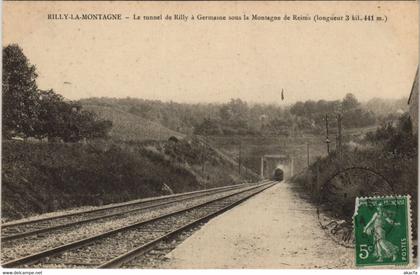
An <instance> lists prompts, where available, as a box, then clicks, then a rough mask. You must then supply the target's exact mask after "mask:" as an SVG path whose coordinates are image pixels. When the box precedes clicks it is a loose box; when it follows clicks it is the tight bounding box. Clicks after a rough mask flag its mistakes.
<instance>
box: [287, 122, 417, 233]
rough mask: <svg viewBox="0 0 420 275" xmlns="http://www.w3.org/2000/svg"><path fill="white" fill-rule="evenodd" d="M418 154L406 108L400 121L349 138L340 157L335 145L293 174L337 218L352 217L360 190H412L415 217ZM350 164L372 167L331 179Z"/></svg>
mask: <svg viewBox="0 0 420 275" xmlns="http://www.w3.org/2000/svg"><path fill="white" fill-rule="evenodd" d="M417 156H418V145H417V134H415V133H413V132H412V128H411V122H410V118H409V117H408V115H406V114H405V115H403V116H401V117H400V118H399V119H398V121H396V122H394V123H387V124H384V125H382V126H380V127H379V128H378V129H377V130H376V132H371V133H368V134H367V135H366V136H365V138H364V139H363V140H359V141H357V142H354V141H353V142H350V143H348V144H347V145H346V146H344V148H343V153H342V158H341V159H340V158H339V155H338V154H337V152H335V151H333V152H332V153H331V154H330V155H329V156H326V157H323V158H318V159H317V161H315V162H314V163H312V164H311V165H310V167H309V169H306V170H305V171H303V172H302V173H300V174H298V175H296V176H295V177H294V178H293V179H292V180H293V181H294V182H295V183H297V184H300V185H302V186H304V187H305V188H303V189H302V190H305V191H306V192H307V193H308V195H309V196H310V197H311V198H312V199H313V200H314V202H316V203H321V205H325V204H328V209H329V210H331V211H332V212H333V214H334V216H335V217H337V218H339V219H347V220H348V219H351V217H352V215H353V212H354V203H355V197H357V196H374V195H396V194H400V195H407V194H408V195H410V196H411V209H412V211H413V217H416V216H417V203H418V202H417V183H418V180H417V179H418V178H417V177H418V175H417V173H418V160H417ZM351 167H363V168H368V169H369V170H366V173H364V171H362V170H359V171H356V172H350V171H349V172H348V173H347V174H344V176H343V177H342V178H338V179H337V180H336V182H335V183H332V184H331V181H330V180H331V179H332V178H333V176H334V175H336V174H338V173H339V171H343V170H345V169H346V168H351ZM369 171H374V172H375V173H378V174H379V175H381V176H382V177H383V178H381V176H376V175H375V174H372V173H371V172H369ZM346 177H350V179H349V181H348V179H346ZM385 180H386V181H387V182H385ZM345 181H347V182H345ZM340 184H343V185H342V186H340ZM345 185H347V186H345ZM416 231H417V220H416V219H413V232H416Z"/></svg>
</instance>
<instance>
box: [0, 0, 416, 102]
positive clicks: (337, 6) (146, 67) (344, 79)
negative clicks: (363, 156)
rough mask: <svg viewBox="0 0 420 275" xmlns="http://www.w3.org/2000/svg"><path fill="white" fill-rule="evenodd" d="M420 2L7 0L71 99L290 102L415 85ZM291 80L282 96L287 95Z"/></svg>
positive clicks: (13, 27) (404, 91)
mask: <svg viewBox="0 0 420 275" xmlns="http://www.w3.org/2000/svg"><path fill="white" fill-rule="evenodd" d="M417 5H418V2H417V1H414V2H387V3H385V2H345V3H334V2H315V3H307V2H265V3H256V2H223V3H221V2H199V3H193V2H187V3H177V2H146V3H138V2H120V3H115V2H95V3H90V2H85V3H78V2H73V1H70V2H68V1H65V2H3V46H5V45H8V44H10V43H17V44H19V46H21V47H22V49H23V51H24V53H25V55H26V56H27V57H28V58H29V60H30V62H31V63H32V64H35V65H36V68H37V72H38V74H39V77H38V86H39V87H40V88H42V89H51V88H53V89H54V90H56V91H57V92H59V93H60V94H62V95H64V96H65V97H66V98H68V99H80V98H88V97H136V98H144V99H158V100H162V101H170V100H172V101H175V102H187V103H196V102H226V101H228V100H229V99H230V98H241V99H243V100H246V101H248V102H255V103H282V104H283V103H284V104H287V103H293V102H296V101H304V100H308V99H313V100H319V99H326V100H334V99H341V98H343V97H344V95H345V94H346V93H353V94H355V95H356V97H357V98H358V99H359V100H362V101H364V100H368V99H370V98H373V97H382V98H401V97H408V95H409V93H410V89H411V86H412V83H413V79H414V75H415V71H416V68H417V66H418V7H417ZM53 13H54V14H58V13H73V14H75V13H78V14H80V13H121V14H122V15H123V16H128V17H129V18H131V17H132V16H133V15H134V14H136V15H160V14H163V15H165V14H170V15H174V14H181V13H182V14H185V15H188V16H191V15H197V14H202V15H227V16H228V15H243V14H244V13H246V14H251V15H252V14H258V15H280V16H283V15H284V14H289V15H293V14H296V15H309V16H313V15H315V14H318V15H324V16H329V15H343V14H348V15H352V14H360V15H366V14H374V15H375V16H376V15H380V16H383V15H386V17H387V22H386V23H384V22H359V21H354V22H328V23H327V22H317V23H315V22H312V21H309V22H303V21H301V22H298V21H288V22H285V21H280V22H266V21H264V22H262V21H252V20H249V21H239V22H234V21H224V22H220V21H218V22H214V21H197V20H196V21H187V22H182V21H144V20H131V19H129V20H128V19H127V20H122V21H117V22H115V21H70V20H68V21H66V20H47V16H48V14H53ZM282 89H284V95H285V100H284V101H283V102H282V101H281V99H280V93H281V90H282Z"/></svg>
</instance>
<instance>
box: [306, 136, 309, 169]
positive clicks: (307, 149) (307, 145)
mask: <svg viewBox="0 0 420 275" xmlns="http://www.w3.org/2000/svg"><path fill="white" fill-rule="evenodd" d="M306 156H307V159H308V168H309V142H308V143H306Z"/></svg>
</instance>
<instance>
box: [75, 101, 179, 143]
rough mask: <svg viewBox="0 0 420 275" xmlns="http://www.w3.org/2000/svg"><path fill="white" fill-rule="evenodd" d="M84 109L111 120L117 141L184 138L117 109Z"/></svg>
mask: <svg viewBox="0 0 420 275" xmlns="http://www.w3.org/2000/svg"><path fill="white" fill-rule="evenodd" d="M83 107H84V108H85V109H87V110H90V111H93V112H95V113H96V114H97V115H98V116H99V117H100V118H103V119H107V120H111V121H112V123H113V127H112V130H111V132H110V136H111V137H112V138H114V139H116V140H124V141H129V140H167V139H168V138H169V137H170V136H176V137H183V136H184V135H183V134H181V133H178V132H175V131H173V130H170V129H168V128H166V127H164V126H162V125H160V124H158V123H155V122H152V121H149V120H146V119H144V118H141V117H139V116H136V115H133V114H131V113H128V112H126V111H123V110H120V109H117V108H113V107H108V106H98V105H84V106H83Z"/></svg>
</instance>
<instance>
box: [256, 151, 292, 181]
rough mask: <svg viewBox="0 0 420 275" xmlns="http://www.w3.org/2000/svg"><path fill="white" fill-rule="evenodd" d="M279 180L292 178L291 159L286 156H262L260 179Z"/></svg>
mask: <svg viewBox="0 0 420 275" xmlns="http://www.w3.org/2000/svg"><path fill="white" fill-rule="evenodd" d="M280 174H281V178H282V179H281V180H283V179H286V178H289V177H291V176H293V158H291V157H289V156H288V155H264V156H262V157H261V175H260V176H261V179H272V180H274V177H277V178H280Z"/></svg>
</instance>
